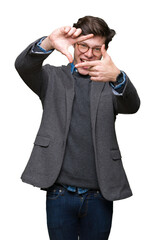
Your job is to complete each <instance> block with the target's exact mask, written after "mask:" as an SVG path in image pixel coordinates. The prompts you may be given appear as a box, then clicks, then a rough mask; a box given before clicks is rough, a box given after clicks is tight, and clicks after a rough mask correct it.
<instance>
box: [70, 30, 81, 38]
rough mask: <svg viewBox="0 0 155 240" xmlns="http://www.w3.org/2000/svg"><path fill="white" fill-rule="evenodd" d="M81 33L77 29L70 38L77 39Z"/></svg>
mask: <svg viewBox="0 0 155 240" xmlns="http://www.w3.org/2000/svg"><path fill="white" fill-rule="evenodd" d="M81 32H82V29H81V28H77V29H76V31H75V32H74V34H73V35H72V38H77V37H78V36H79V35H80V34H81Z"/></svg>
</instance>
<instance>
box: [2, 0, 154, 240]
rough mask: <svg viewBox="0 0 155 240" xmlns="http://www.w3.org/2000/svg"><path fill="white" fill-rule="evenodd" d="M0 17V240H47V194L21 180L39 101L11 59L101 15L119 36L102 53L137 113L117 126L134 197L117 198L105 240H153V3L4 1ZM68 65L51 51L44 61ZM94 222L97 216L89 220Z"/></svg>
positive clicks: (136, 0)
mask: <svg viewBox="0 0 155 240" xmlns="http://www.w3.org/2000/svg"><path fill="white" fill-rule="evenodd" d="M0 10H1V14H0V24H1V28H0V34H1V37H0V56H1V57H0V61H1V63H0V67H1V70H0V73H1V77H0V86H1V88H0V92H1V94H0V98H1V100H0V102H1V109H0V113H1V118H0V120H1V123H0V136H1V137H0V146H1V151H0V155H1V156H0V163H1V167H0V184H1V186H0V191H1V193H0V201H1V202H0V219H1V224H0V226H1V232H0V239H3V240H8V239H16V240H21V239H22V240H27V239H29V240H34V239H38V240H43V239H44V240H45V239H48V233H47V229H46V213H45V192H43V191H40V190H39V189H38V188H35V187H32V186H31V185H28V184H24V183H22V181H21V180H20V176H21V173H22V171H23V169H24V168H25V165H26V163H27V161H28V158H29V156H30V152H31V150H32V146H33V141H34V138H35V136H36V133H37V130H38V128H39V125H40V119H41V115H42V107H41V103H40V100H39V98H38V97H37V95H35V94H34V93H33V92H32V91H31V90H30V89H29V88H28V87H27V86H26V85H25V84H24V83H23V81H22V80H21V79H20V77H19V75H18V74H17V72H16V71H15V68H14V61H15V59H16V57H17V56H18V54H19V53H20V52H21V51H22V50H23V49H24V48H26V47H27V45H28V44H30V43H31V42H32V41H34V40H36V39H37V38H39V37H42V36H44V35H48V34H50V33H51V32H52V31H53V30H54V29H55V28H58V27H60V26H64V25H72V24H73V23H74V22H76V21H77V19H78V18H80V17H83V16H85V15H93V16H98V17H101V18H103V19H104V20H105V21H106V22H107V23H108V25H109V26H110V28H113V29H115V30H116V32H117V35H116V36H115V37H114V39H113V41H112V42H111V43H110V46H109V50H108V53H109V55H110V56H111V57H112V59H113V61H114V62H115V64H116V65H117V66H118V67H119V68H120V69H122V70H124V71H125V72H126V73H127V74H128V75H129V77H130V79H131V81H132V82H133V83H134V85H135V87H136V88H137V90H138V93H139V95H140V97H141V108H140V110H139V112H138V113H137V114H135V115H119V116H118V118H117V123H116V128H117V135H118V141H119V145H120V148H121V152H122V156H123V162H124V167H125V170H126V172H127V176H128V178H129V182H130V185H131V187H132V190H133V193H134V195H133V197H131V198H128V199H126V200H121V201H116V202H115V204H114V217H113V226H112V231H111V235H110V238H109V239H110V240H131V239H134V240H135V239H138V240H139V239H140V240H146V239H148V240H151V239H155V233H154V222H155V221H154V214H155V193H154V192H155V168H154V160H155V154H154V148H155V143H154V138H155V114H154V104H155V100H154V92H155V84H154V81H155V76H154V69H155V61H154V55H155V49H154V43H155V34H154V30H155V28H154V22H155V18H154V16H153V15H154V5H153V0H152V1H151V0H147V1H146V0H145V1H144V0H130V1H124V0H117V1H116V0H108V1H107V0H106V1H104V0H102V1H99V0H96V1H87V0H86V1H84V0H79V1H73V0H72V1H71V0H69V1H67V0H66V1H60V0H57V1H52V0H50V1H49V0H44V1H40V0H33V1H32V0H27V1H19V0H14V1H11V0H10V1H7V0H6V1H5V2H4V1H3V2H2V3H1V8H0ZM46 61H47V62H48V63H50V64H54V65H61V64H67V63H68V62H67V59H66V58H65V57H64V56H61V55H60V54H57V53H56V52H55V53H53V55H51V56H50V57H49V58H48V59H47V60H46ZM94 220H95V219H94Z"/></svg>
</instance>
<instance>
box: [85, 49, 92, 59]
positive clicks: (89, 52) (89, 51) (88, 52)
mask: <svg viewBox="0 0 155 240" xmlns="http://www.w3.org/2000/svg"><path fill="white" fill-rule="evenodd" d="M85 56H86V57H88V58H91V57H93V50H92V49H91V48H89V49H88V51H87V52H86V53H85Z"/></svg>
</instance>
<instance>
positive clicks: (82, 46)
mask: <svg viewBox="0 0 155 240" xmlns="http://www.w3.org/2000/svg"><path fill="white" fill-rule="evenodd" d="M77 46H78V49H79V51H80V52H81V53H85V52H87V51H88V50H89V49H90V48H91V47H89V46H88V45H87V44H85V43H77ZM91 49H92V52H93V55H94V56H96V57H99V56H100V55H101V47H95V48H91Z"/></svg>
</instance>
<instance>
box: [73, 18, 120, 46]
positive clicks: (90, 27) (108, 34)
mask: <svg viewBox="0 0 155 240" xmlns="http://www.w3.org/2000/svg"><path fill="white" fill-rule="evenodd" d="M73 27H76V28H81V29H82V33H81V35H87V34H90V33H93V34H94V36H101V37H105V38H106V40H105V48H106V49H108V44H109V42H110V41H111V40H112V38H113V37H114V36H115V34H116V32H115V31H114V30H113V29H110V28H109V27H108V25H107V23H106V22H105V21H104V20H103V19H101V18H98V17H93V16H85V17H83V18H79V19H78V21H77V23H74V24H73Z"/></svg>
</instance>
